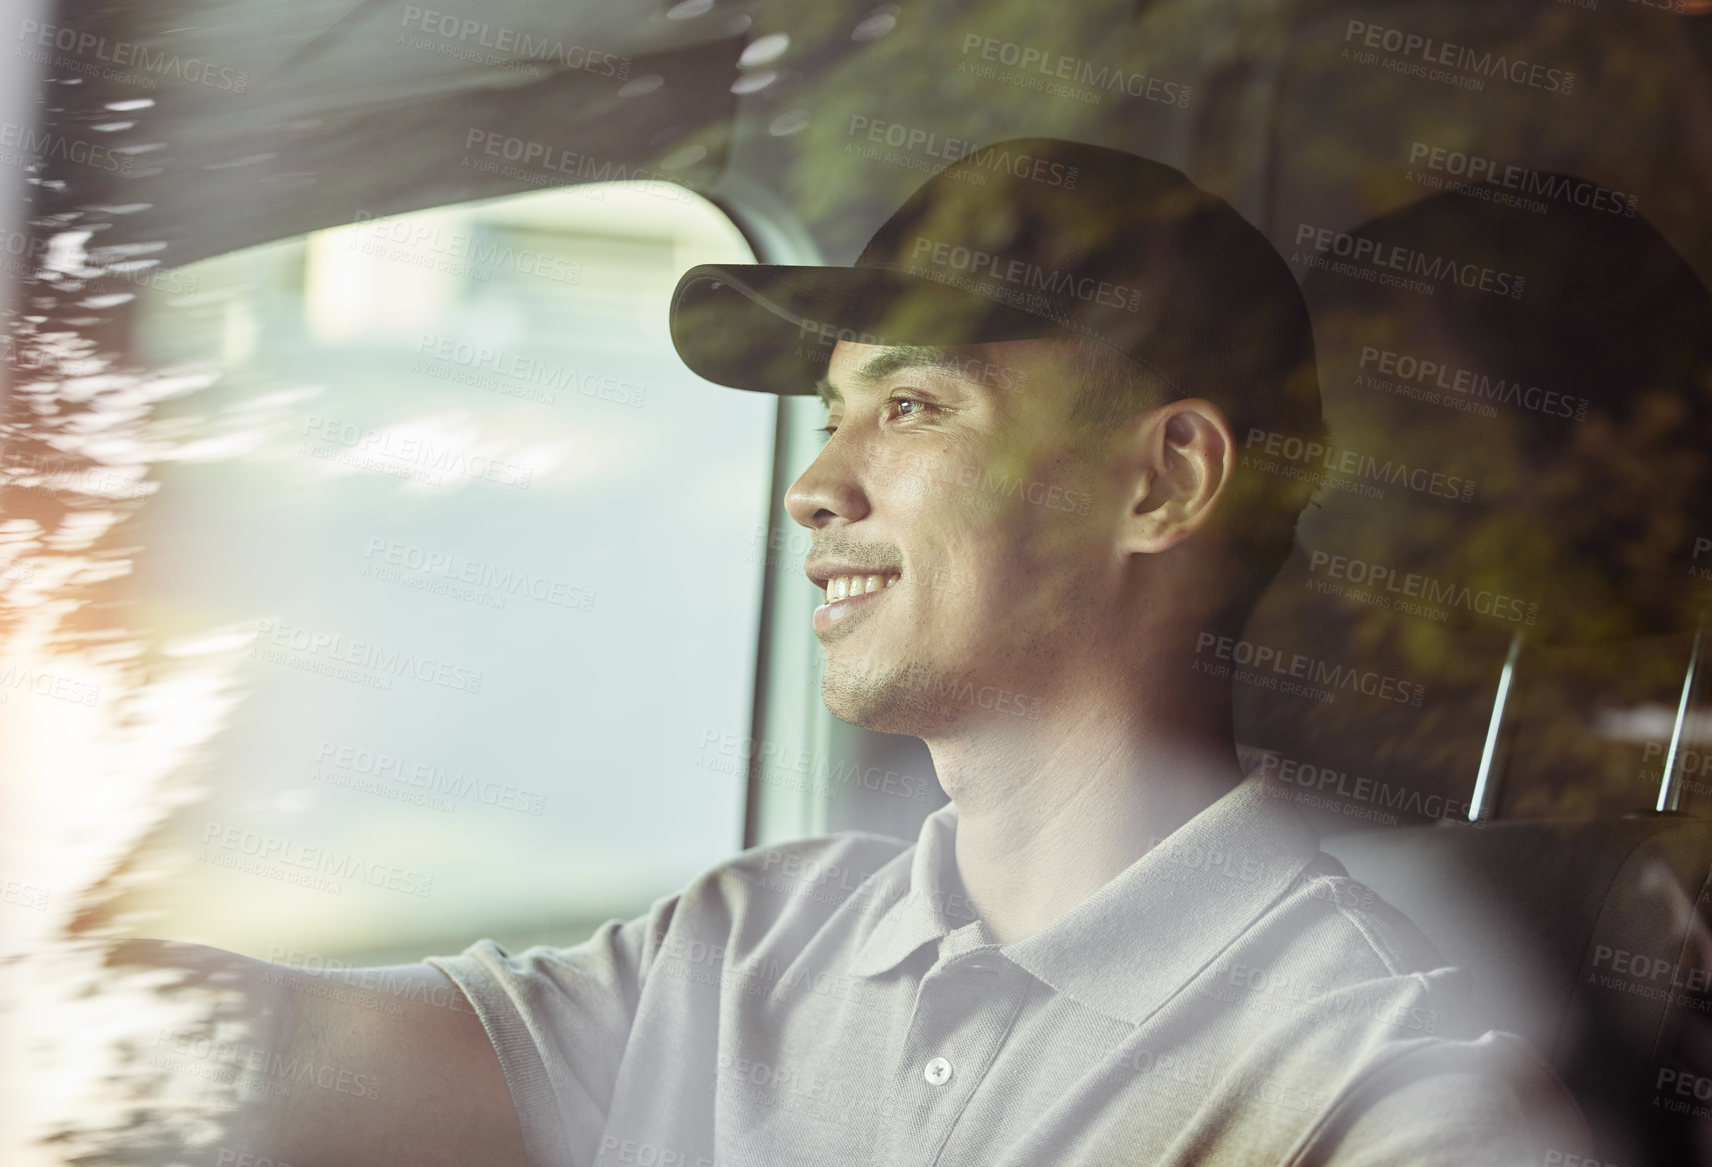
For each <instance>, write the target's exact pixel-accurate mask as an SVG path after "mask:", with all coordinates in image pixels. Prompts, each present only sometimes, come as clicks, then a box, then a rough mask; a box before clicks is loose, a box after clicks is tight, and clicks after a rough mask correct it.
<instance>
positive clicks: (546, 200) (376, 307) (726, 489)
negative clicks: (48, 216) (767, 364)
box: [126, 183, 775, 961]
mask: <svg viewBox="0 0 1712 1167" xmlns="http://www.w3.org/2000/svg"><path fill="white" fill-rule="evenodd" d="M750 258H751V257H750V255H749V251H748V248H747V246H746V245H745V244H744V242H743V240H742V237H741V236H740V235H739V233H738V232H737V231H736V229H735V228H734V227H733V226H732V225H731V224H730V222H729V220H727V219H725V218H724V216H723V215H722V214H721V213H720V212H719V211H718V210H717V209H716V208H714V207H713V206H712V205H711V204H709V203H707V202H705V201H704V200H702V199H700V198H699V197H698V196H695V195H693V194H690V193H689V192H686V191H684V190H682V189H680V188H676V187H671V186H667V185H663V184H649V183H634V184H611V185H602V186H593V187H585V188H578V189H575V190H569V191H556V192H544V193H537V194H531V195H527V196H523V197H519V198H514V199H508V200H503V201H498V202H493V203H487V204H479V205H471V206H460V207H454V208H445V209H439V210H434V211H430V212H424V213H418V214H412V215H407V216H402V217H398V218H392V219H374V220H364V221H359V222H357V223H354V224H351V225H348V226H343V227H340V228H337V229H334V230H328V231H323V232H319V233H316V234H313V235H311V236H309V237H307V238H297V239H290V240H286V241H283V242H278V243H274V244H269V245H266V246H262V247H257V248H253V249H250V250H247V251H243V252H240V253H235V254H232V255H227V256H222V257H219V258H216V259H212V260H208V261H205V262H202V263H199V264H195V265H192V266H190V267H186V268H183V269H179V270H178V271H177V272H174V273H169V276H170V277H176V278H169V277H168V276H163V277H162V278H161V279H159V280H156V281H154V283H155V285H156V286H155V287H154V288H153V289H152V290H150V291H149V292H148V293H147V298H148V301H149V302H148V303H147V304H146V305H145V306H144V308H143V311H142V317H141V319H142V321H143V324H142V328H141V330H140V345H141V347H142V350H143V352H142V354H141V355H142V356H143V358H144V360H145V361H146V362H148V363H150V364H151V365H153V366H156V367H163V368H171V367H176V366H183V367H184V368H185V369H186V370H187V371H189V372H191V373H194V372H195V371H197V370H204V371H206V370H207V366H208V364H209V362H210V361H212V362H214V363H216V364H217V366H218V369H217V376H214V377H212V379H210V378H208V377H207V376H203V377H202V378H201V379H200V380H197V379H196V378H194V377H190V378H188V379H187V383H188V384H192V385H195V384H202V385H203V387H201V388H199V389H195V390H194V391H187V392H186V393H185V394H184V395H183V396H182V397H181V398H179V399H177V400H175V401H171V402H167V403H165V404H164V406H162V407H159V410H160V413H161V414H162V415H163V418H164V420H163V424H164V426H165V429H164V430H163V431H162V436H163V445H162V448H161V449H160V450H159V451H157V454H158V458H159V462H158V465H157V467H156V470H157V471H158V473H157V474H156V475H155V477H156V478H157V479H158V481H159V484H160V486H159V490H158V492H157V493H156V494H155V495H154V497H152V498H151V499H150V500H149V502H148V504H147V505H146V506H145V507H144V508H143V509H142V512H141V514H139V515H138V516H137V517H135V518H134V519H133V520H132V531H133V534H134V537H135V541H136V543H137V544H138V548H139V549H138V552H137V555H136V559H135V561H134V564H133V565H132V571H131V574H130V577H129V582H128V584H127V585H126V587H127V590H128V597H127V598H128V600H129V602H130V604H131V607H132V611H131V614H130V616H129V617H128V620H129V622H130V623H131V625H132V626H133V627H134V628H135V629H137V630H138V631H139V633H140V634H141V635H143V636H144V637H146V639H147V640H148V642H149V643H151V644H152V645H154V646H155V648H156V650H158V652H159V653H160V655H161V658H162V660H163V661H165V662H169V663H171V662H176V664H177V665H178V674H179V675H182V676H195V677H197V678H199V679H198V680H197V681H196V682H195V683H187V684H184V685H181V686H180V691H179V692H178V693H176V694H175V695H174V697H173V702H174V704H173V706H172V710H171V714H170V717H169V718H164V719H163V718H162V717H157V721H162V720H165V721H170V722H171V724H172V725H174V726H176V727H177V728H176V731H175V733H176V738H177V739H178V741H179V743H180V748H182V749H183V751H184V755H185V759H184V764H183V766H182V767H181V768H180V773H181V776H182V780H183V783H184V788H183V789H182V790H180V791H179V797H180V798H181V799H182V800H183V803H182V805H179V806H178V807H177V808H176V809H175V810H173V812H172V813H171V814H170V816H169V817H168V818H167V819H166V821H165V822H164V823H163V824H162V826H161V828H160V829H159V830H158V831H156V832H155V834H154V836H153V837H152V838H151V840H150V841H149V843H148V844H147V848H146V853H145V854H144V855H142V856H141V857H139V859H138V861H137V862H136V864H135V865H134V866H135V868H136V870H138V871H140V872H143V873H144V874H145V875H146V876H147V878H144V879H143V880H142V881H140V882H139V884H138V888H137V890H136V891H135V892H134V893H133V894H132V895H131V897H130V900H131V905H130V906H132V907H135V908H139V909H143V910H145V911H146V912H147V913H149V918H148V923H147V924H146V926H144V927H142V929H141V930H142V931H144V932H146V933H147V934H151V935H161V936H171V937H173V938H177V939H186V940H197V941H202V942H207V943H213V944H217V945H220V946H222V947H226V948H230V949H235V950H238V951H243V952H248V953H251V954H254V955H259V956H263V957H274V958H282V959H292V954H293V953H297V954H301V956H300V957H299V959H307V960H311V961H312V960H313V959H314V958H316V957H324V958H327V959H351V960H357V961H372V960H387V959H413V958H415V957H418V956H421V955H424V954H427V953H430V952H444V951H449V950H451V951H455V950H456V949H458V948H461V947H462V946H463V945H464V944H466V943H468V942H469V941H470V940H472V939H475V938H477V937H479V936H494V937H496V938H498V939H500V940H501V941H502V942H509V943H513V944H518V943H526V942H533V941H536V940H542V941H549V942H554V943H571V942H574V941H576V940H578V939H580V938H581V937H582V935H584V934H586V933H587V932H588V931H589V930H590V929H591V928H592V927H593V925H595V924H596V923H598V922H599V921H600V920H602V919H605V918H607V917H610V916H627V915H631V914H634V913H638V912H640V911H643V910H645V908H646V906H647V904H648V903H649V902H650V901H651V900H652V899H654V898H656V897H658V896H661V895H665V894H669V893H671V892H672V891H675V890H676V889H678V888H680V887H681V886H682V885H683V884H684V883H685V882H686V881H687V880H688V879H690V878H691V877H692V876H693V875H694V874H695V873H696V872H698V871H700V870H702V869H704V868H706V867H707V866H709V865H711V864H712V863H714V862H717V861H718V860H719V859H720V858H722V857H724V856H726V855H729V854H731V853H732V852H734V851H735V850H736V849H737V848H738V846H739V845H740V841H741V830H742V821H743V808H742V798H743V776H742V775H741V774H740V773H727V772H721V771H719V770H716V769H713V768H710V767H709V766H708V765H707V764H706V762H705V758H706V757H708V756H709V755H706V754H704V753H703V751H702V746H703V745H704V744H705V742H707V741H710V740H718V739H719V738H721V737H722V736H724V735H742V734H745V733H747V732H748V726H749V718H750V713H751V707H752V701H753V689H754V686H753V675H754V665H755V644H756V640H757V620H758V597H759V594H760V587H759V583H760V571H761V557H759V556H757V555H756V554H755V552H754V547H755V545H756V539H755V532H756V529H757V526H758V524H763V523H764V522H765V517H766V508H767V490H768V485H769V467H770V458H771V447H772V440H773V423H774V410H775V403H774V402H773V401H772V400H771V399H768V398H765V397H761V396H759V395H751V394H745V393H740V392H736V391H732V390H727V389H722V388H718V387H713V386H709V385H707V384H705V383H701V382H700V381H699V380H698V379H697V378H695V377H694V376H693V375H691V374H689V373H688V372H687V371H686V370H684V368H683V367H682V365H681V363H680V362H679V360H678V358H677V356H676V355H675V353H674V351H673V349H672V346H671V343H670V340H669V337H668V335H667V331H666V319H667V302H668V299H669V296H670V293H671V289H672V287H673V286H674V284H675V282H676V280H677V277H678V276H679V275H680V274H681V273H682V272H683V270H684V269H685V268H686V267H688V266H690V265H692V264H695V263H700V262H712V261H720V260H725V261H746V260H748V259H750ZM187 662H188V663H189V664H194V665H200V666H201V667H200V668H197V669H187V668H186V664H187ZM733 769H734V768H733ZM282 950H284V951H283V953H282Z"/></svg>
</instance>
